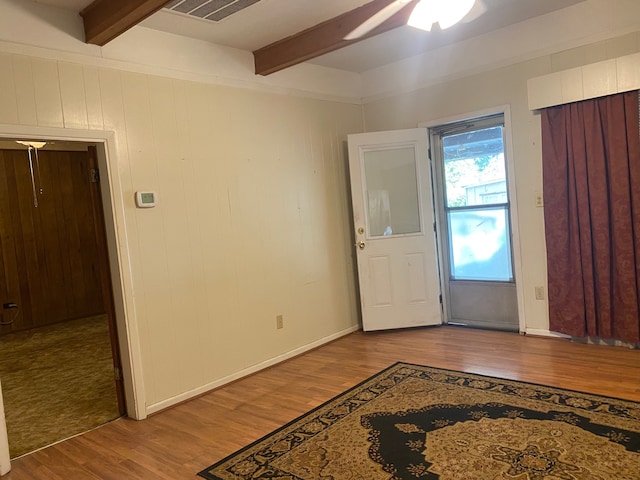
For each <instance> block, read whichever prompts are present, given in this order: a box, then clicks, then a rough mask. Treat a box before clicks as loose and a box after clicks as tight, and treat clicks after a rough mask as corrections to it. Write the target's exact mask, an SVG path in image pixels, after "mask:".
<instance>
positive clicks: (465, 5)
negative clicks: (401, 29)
mask: <svg viewBox="0 0 640 480" xmlns="http://www.w3.org/2000/svg"><path fill="white" fill-rule="evenodd" d="M475 3H476V0H420V2H418V4H417V5H416V7H415V8H414V9H413V12H412V13H411V16H410V17H409V21H408V22H407V25H410V26H412V27H415V28H419V29H421V30H426V31H427V32H430V31H431V27H432V26H433V24H434V23H437V24H439V25H440V28H441V29H442V30H444V29H445V28H449V27H451V26H453V25H455V24H456V23H458V22H459V21H460V20H462V19H463V18H464V17H465V16H466V15H467V14H468V13H469V12H470V11H471V9H472V8H473V5H474V4H475Z"/></svg>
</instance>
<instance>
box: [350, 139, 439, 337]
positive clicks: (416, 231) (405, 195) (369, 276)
mask: <svg viewBox="0 0 640 480" xmlns="http://www.w3.org/2000/svg"><path fill="white" fill-rule="evenodd" d="M349 168H350V174H351V196H352V201H353V216H354V227H355V230H356V231H355V239H356V245H355V248H356V252H357V263H358V278H359V282H360V302H361V304H362V318H363V329H364V330H367V331H368V330H383V329H391V328H406V327H417V326H424V325H439V324H440V323H442V309H441V306H440V283H439V278H438V262H437V250H436V241H435V233H434V214H433V204H432V202H433V197H432V193H431V179H430V169H429V161H428V144H427V131H426V130H425V129H413V130H400V131H392V132H374V133H362V134H357V135H349Z"/></svg>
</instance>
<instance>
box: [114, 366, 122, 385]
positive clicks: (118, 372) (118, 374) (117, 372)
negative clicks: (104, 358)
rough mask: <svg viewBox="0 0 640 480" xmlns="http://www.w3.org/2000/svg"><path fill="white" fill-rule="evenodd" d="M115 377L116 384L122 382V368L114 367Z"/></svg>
mask: <svg viewBox="0 0 640 480" xmlns="http://www.w3.org/2000/svg"><path fill="white" fill-rule="evenodd" d="M113 377H114V378H115V379H116V382H119V381H121V380H122V370H120V367H113Z"/></svg>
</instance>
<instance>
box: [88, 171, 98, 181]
mask: <svg viewBox="0 0 640 480" xmlns="http://www.w3.org/2000/svg"><path fill="white" fill-rule="evenodd" d="M89 174H90V176H91V183H98V182H99V181H100V172H99V171H98V169H97V168H92V169H91V170H90V172H89Z"/></svg>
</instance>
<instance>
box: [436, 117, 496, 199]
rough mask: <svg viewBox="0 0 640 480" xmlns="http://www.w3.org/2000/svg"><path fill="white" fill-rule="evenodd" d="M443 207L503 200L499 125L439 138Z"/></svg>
mask: <svg viewBox="0 0 640 480" xmlns="http://www.w3.org/2000/svg"><path fill="white" fill-rule="evenodd" d="M442 144H443V150H444V176H445V189H446V195H447V207H450V208H451V207H466V206H475V205H491V204H494V205H495V204H497V203H507V201H508V198H507V180H506V175H505V167H504V142H503V137H502V126H497V127H491V128H485V129H483V130H475V131H473V132H465V133H458V134H455V135H447V136H445V137H443V138H442Z"/></svg>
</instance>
